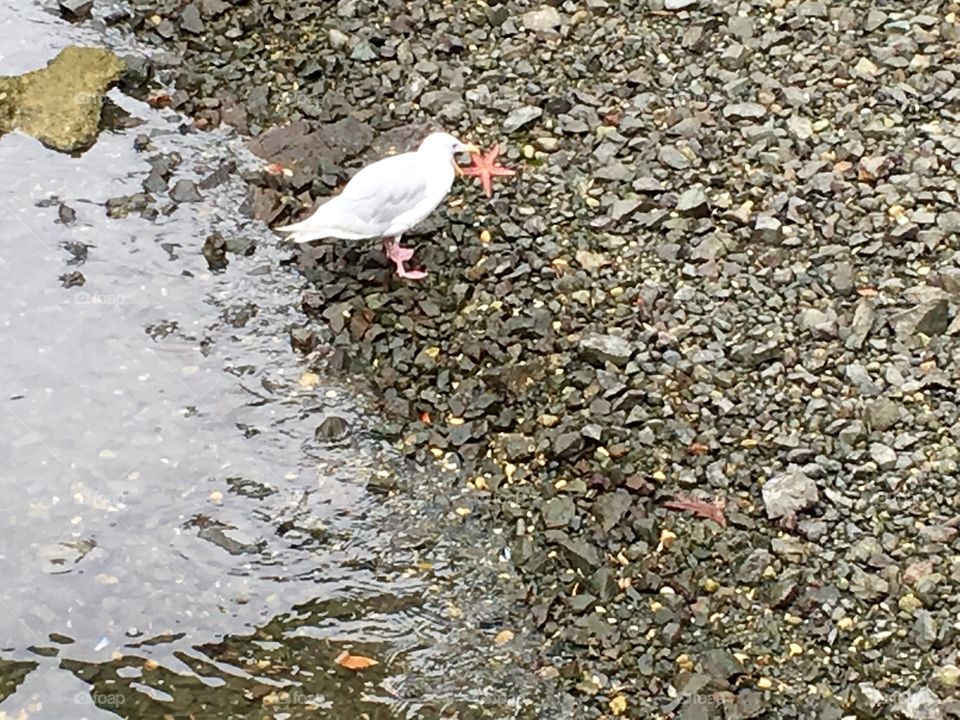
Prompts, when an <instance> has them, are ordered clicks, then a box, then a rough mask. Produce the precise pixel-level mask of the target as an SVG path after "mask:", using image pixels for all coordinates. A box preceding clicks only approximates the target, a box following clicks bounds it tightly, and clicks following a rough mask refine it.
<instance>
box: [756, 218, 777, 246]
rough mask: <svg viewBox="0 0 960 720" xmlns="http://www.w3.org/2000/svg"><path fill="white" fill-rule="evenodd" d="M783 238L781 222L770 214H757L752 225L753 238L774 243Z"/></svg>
mask: <svg viewBox="0 0 960 720" xmlns="http://www.w3.org/2000/svg"><path fill="white" fill-rule="evenodd" d="M782 238H783V224H782V223H781V222H780V221H779V220H777V218H775V217H772V216H771V215H757V219H756V221H755V222H754V225H753V239H754V240H757V241H758V242H763V243H770V244H775V243H779V242H780V240H781V239H782Z"/></svg>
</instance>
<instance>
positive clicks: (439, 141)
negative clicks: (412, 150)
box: [417, 132, 480, 169]
mask: <svg viewBox="0 0 960 720" xmlns="http://www.w3.org/2000/svg"><path fill="white" fill-rule="evenodd" d="M417 152H429V153H437V154H442V155H446V156H447V157H449V158H450V161H451V162H452V163H453V166H454V168H457V169H459V167H460V166H459V165H457V163H456V160H454V157H455V156H456V154H457V153H479V152H480V148H478V147H477V146H476V145H473V144H472V143H465V142H461V141H460V140H457V138H455V137H454V136H453V135H451V134H450V133H445V132H435V133H430V134H429V135H427V137H426V138H425V139H424V141H423V142H422V143H420V147H419V148H417Z"/></svg>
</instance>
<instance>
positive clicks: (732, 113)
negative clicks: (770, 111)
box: [723, 102, 767, 120]
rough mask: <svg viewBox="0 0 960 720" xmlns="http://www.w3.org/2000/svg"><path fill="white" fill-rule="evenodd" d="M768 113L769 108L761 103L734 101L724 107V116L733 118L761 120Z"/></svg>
mask: <svg viewBox="0 0 960 720" xmlns="http://www.w3.org/2000/svg"><path fill="white" fill-rule="evenodd" d="M766 114H767V109H766V108H765V107H764V106H763V105H760V104H759V103H753V102H745V103H733V104H731V105H727V106H726V107H724V108H723V116H724V117H725V118H730V119H731V120H759V119H760V118H762V117H763V116H764V115H766Z"/></svg>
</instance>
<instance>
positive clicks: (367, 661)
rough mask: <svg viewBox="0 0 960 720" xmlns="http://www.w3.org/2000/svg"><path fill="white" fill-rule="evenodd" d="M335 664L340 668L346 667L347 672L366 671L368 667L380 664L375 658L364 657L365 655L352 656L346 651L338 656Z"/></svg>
mask: <svg viewBox="0 0 960 720" xmlns="http://www.w3.org/2000/svg"><path fill="white" fill-rule="evenodd" d="M334 662H336V663H337V665H339V666H340V667H345V668H346V669H347V670H365V669H366V668H368V667H373V666H374V665H379V664H380V663H378V662H377V661H376V660H374V659H373V658H368V657H364V656H363V655H351V654H350V653H348V652H347V651H346V650H344V651H343V652H342V653H340V654H339V655H337V659H336V660H335V661H334Z"/></svg>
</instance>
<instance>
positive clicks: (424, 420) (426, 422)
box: [420, 410, 430, 425]
mask: <svg viewBox="0 0 960 720" xmlns="http://www.w3.org/2000/svg"><path fill="white" fill-rule="evenodd" d="M420 422H422V423H423V424H424V425H429V424H430V413H428V412H427V411H426V410H424V411H423V412H422V413H420Z"/></svg>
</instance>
